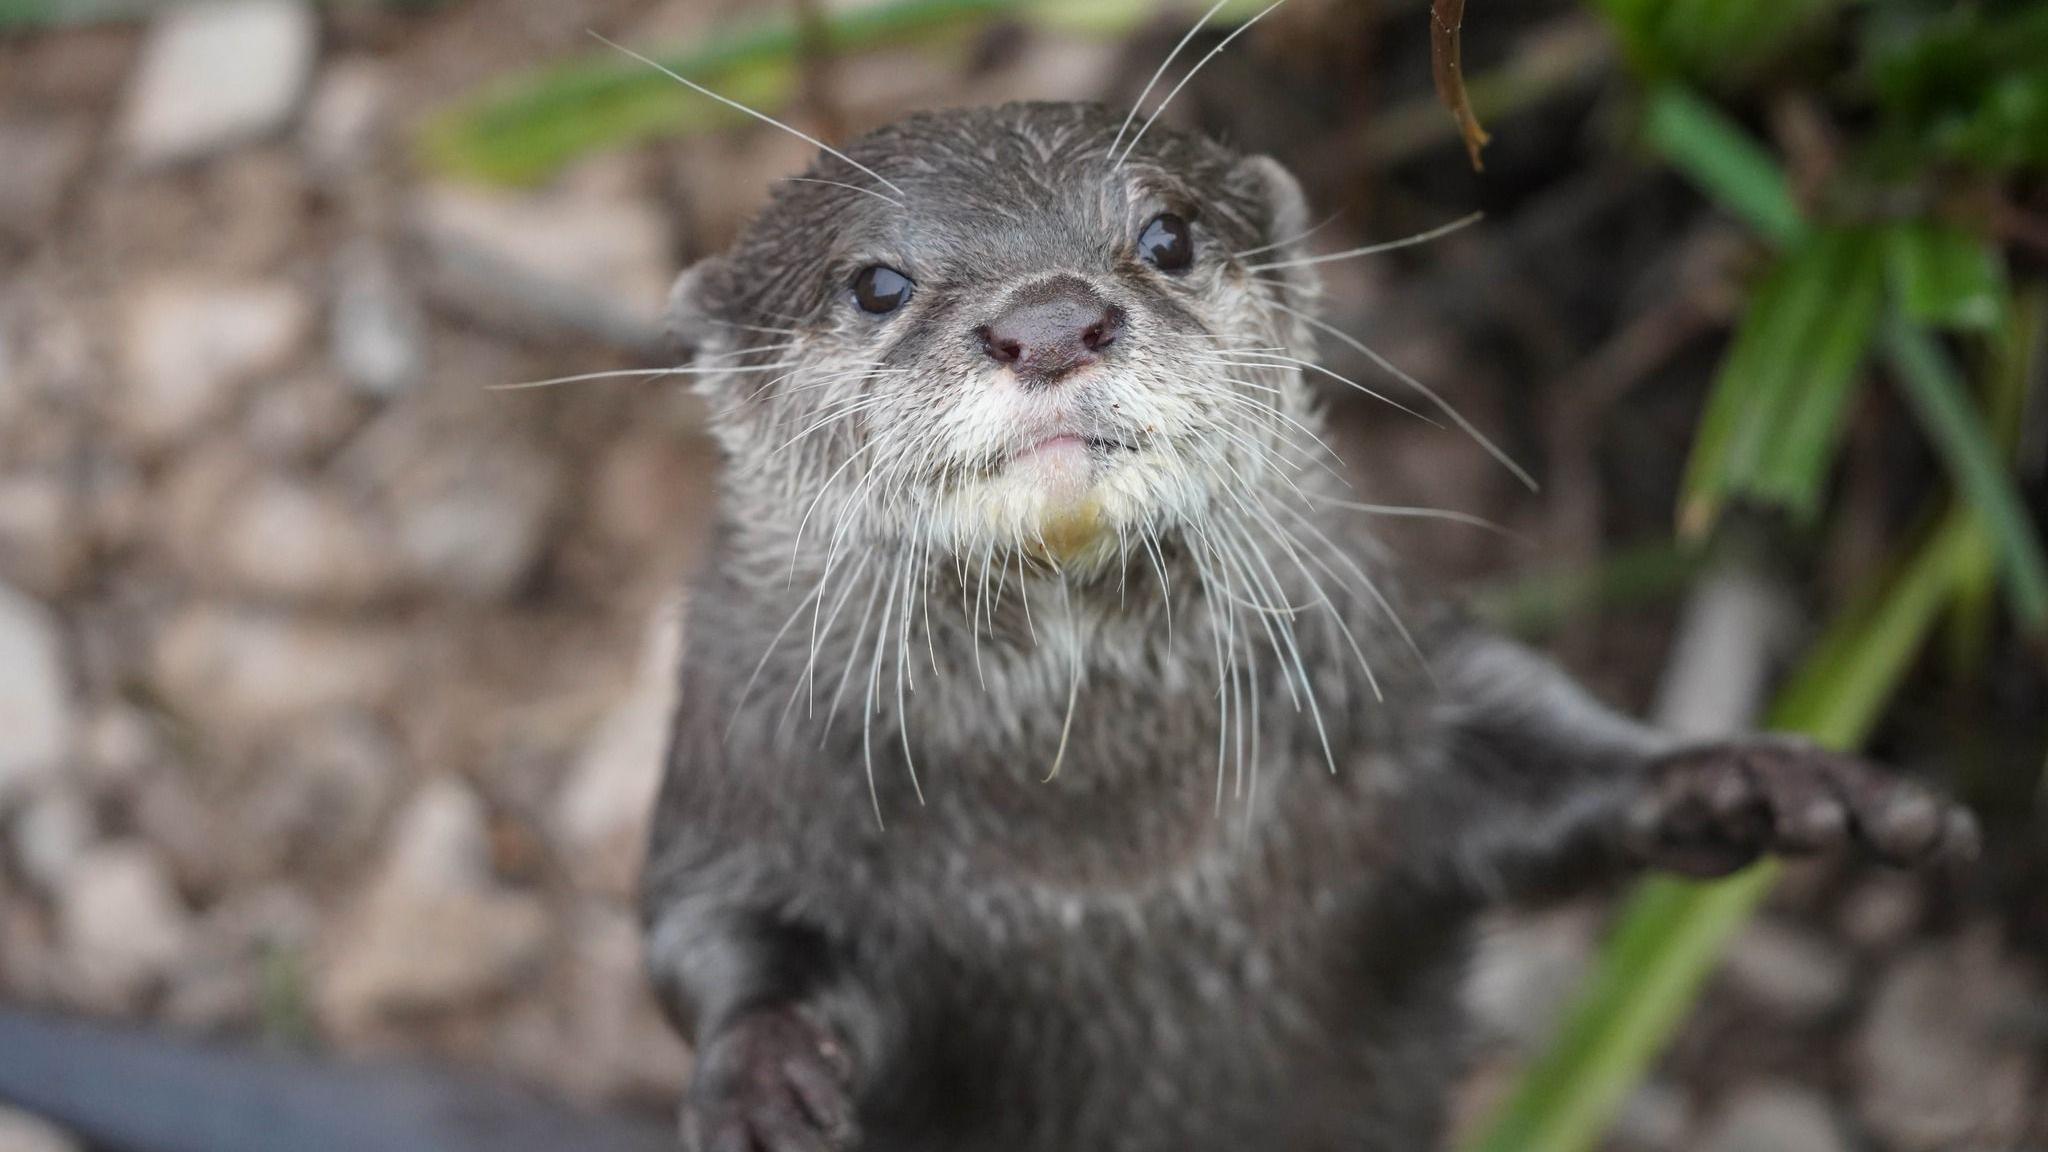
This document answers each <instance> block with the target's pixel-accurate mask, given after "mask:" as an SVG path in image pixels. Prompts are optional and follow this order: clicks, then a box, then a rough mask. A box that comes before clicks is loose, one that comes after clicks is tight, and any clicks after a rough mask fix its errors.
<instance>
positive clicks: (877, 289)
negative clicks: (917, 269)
mask: <svg viewBox="0 0 2048 1152" xmlns="http://www.w3.org/2000/svg"><path fill="white" fill-rule="evenodd" d="M915 287H916V285H914V284H912V283H911V282H910V277H908V276H905V275H904V274H903V273H901V272H898V271H897V270H895V269H894V268H891V267H889V266H888V265H886V264H871V265H869V266H868V267H866V268H863V269H861V273H860V275H858V276H856V277H854V278H853V299H854V303H856V304H859V305H860V307H861V311H863V312H872V313H874V314H875V315H877V316H880V315H883V314H884V313H888V312H894V311H895V310H897V309H898V308H901V307H903V306H904V305H905V304H908V303H910V293H911V290H912V289H914V288H915Z"/></svg>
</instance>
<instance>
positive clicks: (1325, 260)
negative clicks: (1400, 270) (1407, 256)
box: [1246, 212, 1486, 272]
mask: <svg viewBox="0 0 2048 1152" xmlns="http://www.w3.org/2000/svg"><path fill="white" fill-rule="evenodd" d="M1484 219H1486V213H1484V212H1474V213H1472V214H1471V215H1469V216H1460V217H1459V218H1457V219H1456V220H1453V221H1451V222H1450V223H1449V224H1444V225H1440V226H1438V227H1435V228H1431V229H1430V230H1429V231H1427V232H1417V233H1416V234H1415V235H1413V236H1407V237H1403V238H1402V239H1399V240H1387V241H1383V242H1381V243H1378V244H1368V245H1366V246H1365V247H1363V248H1353V249H1351V250H1349V251H1347V252H1332V253H1330V254H1328V255H1325V256H1303V257H1301V258H1300V259H1297V260H1273V261H1269V262H1267V263H1264V264H1253V265H1250V266H1249V267H1247V268H1246V271H1249V272H1271V271H1273V270H1275V269H1277V268H1308V267H1311V266H1313V265H1316V264H1334V263H1336V262H1337V261H1339V260H1355V259H1357V258H1358V257H1360V256H1376V255H1378V254H1379V253H1381V252H1393V251H1397V250H1399V249H1402V248H1413V247H1415V246H1416V245H1418V244H1427V243H1429V242H1430V241H1431V240H1440V239H1442V238H1443V237H1445V236H1449V235H1450V234H1451V233H1453V232H1462V231H1464V230H1465V229H1467V228H1470V227H1471V226H1472V225H1474V224H1477V223H1479V222H1480V221H1481V220H1484Z"/></svg>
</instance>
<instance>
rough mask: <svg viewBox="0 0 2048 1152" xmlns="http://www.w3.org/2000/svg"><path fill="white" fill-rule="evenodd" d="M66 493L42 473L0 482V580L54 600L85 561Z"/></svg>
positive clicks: (73, 512)
mask: <svg viewBox="0 0 2048 1152" xmlns="http://www.w3.org/2000/svg"><path fill="white" fill-rule="evenodd" d="M77 528H78V518H77V516H76V514H75V510H74V508H73V501H72V500H71V497H70V494H69V493H68V492H67V491H66V490H65V488H64V485H63V483H62V482H61V481H59V480H58V479H57V478H56V477H54V476H50V475H47V474H42V473H35V474H29V475H23V476H13V477H7V478H4V479H0V580H5V581H7V582H9V583H12V584H14V585H15V586H16V587H19V588H24V589H27V590H28V591H31V592H34V593H35V594H37V595H39V596H56V595H58V594H60V593H62V592H64V591H65V590H66V589H67V588H68V587H69V586H70V584H71V581H72V578H73V577H74V576H76V575H77V573H78V571H79V569H80V568H81V567H82V566H83V564H84V561H85V552H86V548H85V540H84V539H83V537H82V536H81V534H80V533H79V532H78V531H77Z"/></svg>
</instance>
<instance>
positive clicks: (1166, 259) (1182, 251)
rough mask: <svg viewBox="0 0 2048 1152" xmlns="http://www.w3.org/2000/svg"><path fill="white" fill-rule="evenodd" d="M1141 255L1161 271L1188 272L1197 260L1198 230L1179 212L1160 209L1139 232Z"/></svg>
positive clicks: (1139, 253) (1139, 251) (1139, 250)
mask: <svg viewBox="0 0 2048 1152" xmlns="http://www.w3.org/2000/svg"><path fill="white" fill-rule="evenodd" d="M1138 255H1139V256H1141V257H1143V258H1144V260H1145V262H1146V263H1147V264H1150V265H1152V266H1153V267H1155V268H1157V269H1159V270H1160V271H1162V272H1185V271H1187V269H1188V266H1189V265H1191V264H1193V263H1194V262H1195V231H1194V229H1192V228H1190V227H1188V222H1187V221H1186V220H1183V219H1181V218H1180V217H1179V216H1176V215H1174V214H1173V213H1171V212H1161V213H1160V214H1159V215H1157V216H1155V217H1153V218H1152V222H1151V223H1150V224H1147V225H1145V230H1144V231H1143V232H1140V233H1138Z"/></svg>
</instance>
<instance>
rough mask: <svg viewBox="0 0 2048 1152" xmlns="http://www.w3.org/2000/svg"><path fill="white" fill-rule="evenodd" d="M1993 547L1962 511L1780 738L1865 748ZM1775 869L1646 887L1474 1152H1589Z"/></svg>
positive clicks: (1790, 699) (1808, 695)
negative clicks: (1949, 607) (1977, 561)
mask: <svg viewBox="0 0 2048 1152" xmlns="http://www.w3.org/2000/svg"><path fill="white" fill-rule="evenodd" d="M1984 546H1985V540H1984V538H1983V536H1982V534H1981V532H1980V530H1979V529H1978V528H1977V526H1976V523H1975V521H1974V519H1973V517H1972V516H1971V515H1970V513H1969V512H1968V511H1967V510H1963V509H1958V510H1956V511H1954V512H1952V513H1950V515H1949V516H1948V517H1947V518H1946V519H1945V520H1944V521H1943V523H1942V525H1941V526H1940V528H1939V529H1938V530H1937V531H1936V532H1935V533H1934V535H1933V536H1932V537H1931V538H1930V539H1929V540H1928V541H1927V542H1926V543H1925V544H1923V545H1922V546H1921V547H1920V549H1919V550H1918V551H1917V552H1916V553H1915V555H1914V557H1913V559H1912V561H1911V562H1910V563H1909V564H1908V565H1907V566H1906V568H1905V570H1904V571H1903V572H1901V573H1900V574H1899V575H1898V577H1897V578H1896V579H1895V580H1891V581H1887V582H1884V583H1883V584H1881V585H1879V586H1878V587H1876V588H1875V589H1873V590H1872V591H1870V592H1867V593H1866V594H1865V595H1864V596H1863V597H1861V598H1860V599H1859V603H1858V605H1857V606H1856V607H1855V608H1853V609H1852V610H1851V611H1849V612H1848V613H1846V614H1845V615H1844V616H1843V617H1842V619H1841V620H1839V621H1838V622H1837V623H1836V624H1835V625H1834V626H1833V627H1831V628H1830V629H1829V632H1828V635H1827V636H1826V637H1825V638H1824V639H1823V640H1822V641H1821V643H1820V644H1819V645H1818V646H1817V647H1816V648H1815V650H1814V651H1813V653H1812V655H1811V656H1810V658H1809V659H1808V660H1807V662H1806V664H1805V666H1804V667H1803V669H1802V670H1801V671H1800V673H1799V674H1798V676H1797V677H1795V679H1794V680H1793V683H1792V685H1791V686H1790V687H1789V688H1788V689H1787V690H1786V691H1785V692H1784V693H1783V694H1782V695H1781V696H1780V699H1779V701H1778V703H1777V706H1776V707H1775V708H1774V709H1773V710H1772V719H1773V726H1774V727H1778V728H1782V729H1787V730H1792V731H1798V732H1803V733H1805V734H1806V735H1808V736H1810V737H1812V738H1813V739H1815V740H1817V741H1819V742H1821V743H1823V744H1826V745H1829V746H1831V747H1837V748H1850V747H1854V746H1855V745H1858V744H1860V743H1862V742H1863V741H1864V740H1865V739H1866V738H1867V737H1868V735H1869V732H1870V729H1871V727H1872V726H1873V725H1874V724H1875V723H1876V720H1877V717H1878V715H1879V714H1880V713H1881V712H1882V710H1883V707H1884V704H1885V702H1886V701H1887V700H1888V699H1889V698H1890V697H1891V696H1892V694H1893V693H1895V692H1896V691H1897V690H1898V687H1899V685H1900V683H1901V682H1902V681H1903V680H1904V679H1905V675H1906V672H1907V671H1908V669H1909V668H1910V666H1911V664H1912V658H1913V655H1914V654H1915V653H1916V652H1918V651H1919V650H1920V649H1921V648H1922V647H1923V646H1924V645H1925V643H1926V641H1927V637H1928V635H1929V634H1930V633H1931V632H1932V631H1933V628H1934V625H1935V623H1936V621H1937V620H1938V619H1939V618H1940V615H1941V612H1942V609H1943V607H1944V606H1945V605H1946V604H1947V603H1948V602H1949V601H1950V600H1951V598H1952V597H1953V594H1954V592H1955V590H1956V587H1957V585H1958V582H1959V581H1960V580H1962V579H1964V578H1965V577H1966V575H1967V573H1968V571H1969V569H1970V565H1971V563H1972V559H1973V557H1974V556H1977V555H1979V554H1981V551H1982V549H1983V548H1984ZM1777 871H1778V870H1777V866H1776V865H1775V864H1774V863H1771V862H1766V863H1764V864H1761V865H1758V866H1757V867H1754V868H1751V869H1749V870H1747V871H1745V872H1742V873H1740V874H1738V875H1736V876H1733V877H1730V878H1729V879H1727V880H1722V881H1719V882H1716V883H1712V884H1693V883H1687V882H1683V881H1678V880H1670V879H1656V880H1651V881H1648V882H1646V883H1644V884H1643V885H1641V886H1640V887H1639V888H1638V889H1637V891H1636V893H1635V895H1634V896H1633V897H1632V898H1631V899H1630V901H1629V903H1628V905H1627V907H1626V908H1625V909H1624V910H1623V913H1622V918H1621V922H1620V925H1619V926H1618V927H1617V929H1616V930H1615V933H1614V935H1613V937H1612V938H1611V939H1610V940H1609V941H1608V944H1607V947H1606V949H1605V950H1604V951H1603V952H1602V954H1601V960H1600V964H1599V966H1598V968H1597V969H1596V970H1595V972H1594V975H1593V977H1592V979H1591V981H1590V982H1589V983H1588V984H1587V986H1586V988H1585V989H1584V991H1583V993H1582V995H1581V996H1580V998H1579V1000H1578V1002H1577V1003H1576V1004H1575V1005H1574V1007H1573V1009H1572V1011H1571V1013H1570V1014H1569V1015H1568V1016H1567V1017H1566V1020H1565V1024H1564V1027H1563V1031H1562V1033H1561V1034H1560V1036H1559V1038H1558V1040H1557V1042H1556V1043H1554V1044H1553V1045H1551V1047H1550V1048H1549V1049H1548V1050H1547V1051H1546V1052H1545V1053H1544V1054H1543V1056H1542V1057H1541V1058H1540V1059H1539V1060H1538V1061H1537V1062H1536V1063H1535V1064H1533V1065H1531V1066H1530V1067H1529V1068H1528V1069H1527V1070H1526V1071H1525V1072H1524V1074H1523V1076H1522V1079H1521V1081H1520V1083H1519V1084H1518V1085H1517V1086H1516V1089H1515V1091H1514V1093H1513V1094H1512V1095H1511V1096H1510V1097H1509V1098H1508V1100H1507V1103H1506V1104H1505V1105H1504V1106H1503V1107H1502V1109H1501V1111H1500V1112H1499V1113H1497V1114H1496V1116H1495V1117H1494V1119H1493V1121H1492V1123H1491V1124H1490V1125H1489V1126H1488V1127H1487V1128H1486V1129H1485V1130H1484V1131H1483V1132H1482V1133H1481V1135H1480V1137H1479V1138H1478V1139H1476V1140H1474V1141H1471V1142H1470V1143H1468V1144H1467V1145H1466V1146H1465V1148H1466V1152H1585V1150H1587V1149H1590V1148H1592V1147H1593V1146H1594V1145H1595V1143H1596V1142H1597V1141H1598V1139H1599V1137H1600V1134H1601V1132H1602V1131H1604V1130H1605V1129H1606V1127H1607V1125H1608V1124H1609V1123H1610V1122H1611V1121H1612V1120H1613V1118H1614V1115H1615V1112H1616V1111H1617V1110H1618V1109H1619V1108H1620V1107H1621V1104H1622V1102H1623V1101H1624V1100H1625V1099H1627V1097H1628V1093H1629V1092H1630V1091H1631V1090H1632V1089H1633V1088H1634V1086H1635V1085H1636V1084H1637V1083H1639V1082H1640V1081H1641V1080H1642V1077H1643V1075H1644V1074H1645V1073H1646V1072H1647V1071H1648V1069H1649V1067H1650V1065H1651V1063H1652V1062H1653V1061H1654V1060H1655V1059H1656V1058H1657V1054H1658V1053H1659V1052H1661V1051H1663V1050H1664V1048H1665V1046H1666V1045H1667V1044H1668V1042H1669V1040H1670V1038H1671V1036H1672V1034H1673V1033H1674V1032H1675V1031H1676V1030H1677V1028H1678V1026H1679V1024H1680V1023H1681V1022H1682V1021H1683V1020H1684V1019H1685V1017H1686V1015H1687V1014H1688V1013H1689V1012H1690V1010H1691V1007H1692V1004H1693V1001H1694V1000H1695V999H1696V998H1697V997H1698V995H1699V989H1700V987H1701V985H1702V984H1703V983H1704V982H1705V981H1706V979H1707V977H1708V976H1710V975H1711V974H1712V973H1713V970H1714V968H1715V966H1716V965H1717V964H1718V962H1719V960H1720V957H1721V954H1722V952H1723V951H1724V950H1725V948H1726V946H1727V944H1728V942H1729V941H1730V940H1731V939H1733V937H1734V935H1735V933H1736V932H1737V931H1738V930H1739V929H1740V928H1741V927H1742V924H1743V923H1744V922H1745V921H1746V920H1747V919H1748V918H1749V916H1750V914H1751V913H1752V912H1753V911H1754V910H1755V909H1756V907H1757V906H1758V904H1760V903H1761V902H1762V900H1763V898H1764V897H1765V896H1766V895H1767V894H1768V893H1769V891H1770V888H1771V885H1772V883H1773V881H1774V880H1775V879H1776V876H1777Z"/></svg>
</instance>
